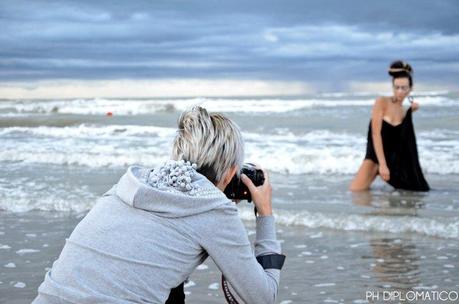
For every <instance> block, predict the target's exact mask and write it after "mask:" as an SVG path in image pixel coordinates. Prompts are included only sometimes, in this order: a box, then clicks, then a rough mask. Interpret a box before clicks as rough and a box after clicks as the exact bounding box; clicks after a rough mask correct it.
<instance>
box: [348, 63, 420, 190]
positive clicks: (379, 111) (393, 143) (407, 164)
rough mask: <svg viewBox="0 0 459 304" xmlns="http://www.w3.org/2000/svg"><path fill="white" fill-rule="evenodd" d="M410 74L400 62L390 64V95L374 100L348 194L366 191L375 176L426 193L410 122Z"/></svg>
mask: <svg viewBox="0 0 459 304" xmlns="http://www.w3.org/2000/svg"><path fill="white" fill-rule="evenodd" d="M412 73H413V70H412V68H411V66H410V65H409V64H407V63H405V62H403V61H395V62H393V63H392V64H391V66H390V69H389V75H390V76H392V86H393V96H390V97H385V96H381V97H378V98H377V99H376V101H375V104H374V106H373V111H372V116H371V121H370V125H369V128H368V142H367V152H366V155H365V159H364V161H363V163H362V165H361V166H360V169H359V171H358V172H357V174H356V176H355V177H354V180H353V181H352V183H351V186H350V190H351V191H362V190H367V189H369V188H370V185H371V183H372V182H373V181H374V179H375V178H376V176H377V175H378V174H379V175H380V176H381V178H382V179H383V180H384V181H386V182H387V183H389V184H390V185H391V186H393V187H394V188H397V189H405V190H412V191H429V185H428V184H427V182H426V180H425V178H424V175H423V174H422V170H421V166H420V165H419V159H418V151H417V147H416V136H415V134H414V128H413V121H412V112H414V111H416V110H418V109H419V105H418V104H417V103H415V102H412V101H411V98H410V97H408V95H409V94H410V92H411V89H412V87H413V78H412ZM406 97H408V99H409V100H410V103H411V106H410V107H409V108H408V110H407V111H405V110H404V109H403V101H404V100H405V98H406Z"/></svg>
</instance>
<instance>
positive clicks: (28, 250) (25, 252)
mask: <svg viewBox="0 0 459 304" xmlns="http://www.w3.org/2000/svg"><path fill="white" fill-rule="evenodd" d="M36 252H40V250H38V249H19V250H18V251H16V253H17V254H19V255H24V254H28V253H36Z"/></svg>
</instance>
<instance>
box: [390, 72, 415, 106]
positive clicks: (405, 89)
mask: <svg viewBox="0 0 459 304" xmlns="http://www.w3.org/2000/svg"><path fill="white" fill-rule="evenodd" d="M392 88H393V90H394V97H395V98H396V99H397V100H399V101H401V100H403V99H404V98H405V97H406V96H408V95H409V94H410V92H411V87H410V81H409V79H408V78H395V79H394V82H393V86H392Z"/></svg>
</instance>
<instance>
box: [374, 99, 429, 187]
mask: <svg viewBox="0 0 459 304" xmlns="http://www.w3.org/2000/svg"><path fill="white" fill-rule="evenodd" d="M371 133H372V132H371V121H370V126H369V127H368V139H367V153H366V155H365V159H370V160H372V161H374V162H375V163H377V164H378V163H379V162H378V158H377V157H376V152H375V149H374V146H373V137H372V134H371ZM381 137H382V142H383V150H384V156H385V158H386V163H387V167H388V168H389V171H390V179H389V181H388V183H389V184H390V185H391V186H392V187H394V188H396V189H405V190H412V191H429V190H430V188H429V184H427V181H426V180H425V178H424V174H423V173H422V170H421V166H420V164H419V159H418V149H417V146H416V135H415V134H414V127H413V120H412V110H411V108H409V109H408V111H407V112H406V115H405V117H404V118H403V121H402V122H401V123H400V124H399V125H396V126H393V125H391V124H390V123H388V122H386V121H385V120H383V123H382V128H381Z"/></svg>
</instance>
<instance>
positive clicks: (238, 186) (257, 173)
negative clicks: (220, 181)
mask: <svg viewBox="0 0 459 304" xmlns="http://www.w3.org/2000/svg"><path fill="white" fill-rule="evenodd" d="M243 173H244V174H245V175H247V177H248V178H250V180H251V181H252V183H253V184H254V185H255V186H257V187H258V186H261V185H263V184H264V182H265V177H264V175H263V171H262V170H261V169H257V168H255V165H254V164H251V163H247V164H244V165H243V166H242V169H241V172H240V174H235V175H234V177H233V179H232V180H231V182H230V183H229V184H228V186H226V188H225V191H224V193H225V195H226V197H228V198H229V199H232V200H247V201H248V202H251V201H252V195H251V194H250V191H249V189H248V188H247V186H246V185H245V184H244V183H243V182H242V180H241V178H240V175H241V174H243Z"/></svg>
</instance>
